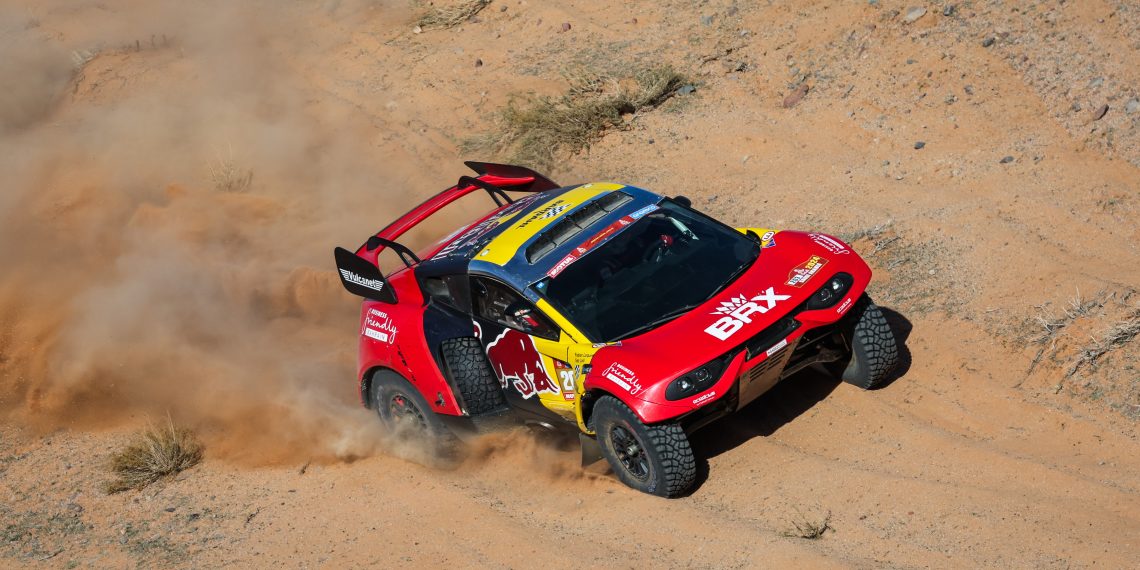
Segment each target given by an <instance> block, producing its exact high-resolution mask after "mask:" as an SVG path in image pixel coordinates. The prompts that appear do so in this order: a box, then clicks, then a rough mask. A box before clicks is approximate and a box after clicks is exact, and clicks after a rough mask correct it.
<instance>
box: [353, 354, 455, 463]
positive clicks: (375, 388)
mask: <svg viewBox="0 0 1140 570" xmlns="http://www.w3.org/2000/svg"><path fill="white" fill-rule="evenodd" d="M370 391H371V394H372V398H371V399H372V404H373V407H374V408H375V409H376V415H378V416H380V422H381V423H383V424H384V427H385V429H386V430H387V431H388V433H389V434H392V435H393V436H395V437H397V438H399V439H403V440H407V441H409V442H412V443H415V444H418V445H421V446H423V447H424V450H425V451H429V452H431V453H432V454H435V455H439V456H442V455H446V454H449V453H451V452H452V451H453V450H454V439H455V436H454V435H452V433H451V431H450V430H448V429H447V426H446V425H444V423H443V420H441V419H439V416H437V415H436V414H435V412H433V411H432V409H431V405H429V404H428V402H427V400H426V399H424V397H423V396H422V395H421V394H420V391H419V390H417V389H416V388H415V386H412V384H411V383H410V382H408V381H407V380H405V379H404V377H403V376H400V375H399V374H397V373H395V372H393V371H391V370H380V371H377V372H376V373H374V374H373V375H372V385H371V386H370Z"/></svg>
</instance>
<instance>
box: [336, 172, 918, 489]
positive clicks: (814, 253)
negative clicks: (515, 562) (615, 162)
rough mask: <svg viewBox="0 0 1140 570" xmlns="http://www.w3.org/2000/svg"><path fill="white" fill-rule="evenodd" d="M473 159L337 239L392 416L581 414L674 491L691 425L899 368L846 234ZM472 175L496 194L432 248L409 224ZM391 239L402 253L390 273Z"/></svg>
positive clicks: (558, 422) (613, 446) (619, 461)
mask: <svg viewBox="0 0 1140 570" xmlns="http://www.w3.org/2000/svg"><path fill="white" fill-rule="evenodd" d="M466 164H467V165H468V166H469V167H470V168H471V169H472V170H474V171H475V173H476V174H477V176H475V177H468V176H464V177H462V178H460V180H459V182H458V183H457V184H456V185H455V186H452V187H451V188H448V189H447V190H444V191H443V192H441V193H439V194H438V195H436V196H434V197H432V198H431V199H429V200H427V201H426V202H424V203H423V204H421V205H420V206H418V207H416V208H415V209H413V210H412V211H411V212H408V213H407V214H405V215H404V216H403V217H401V218H399V219H398V220H396V221H395V222H393V223H392V224H390V225H389V226H388V227H386V228H384V229H382V230H380V231H379V232H378V233H376V234H375V235H374V236H372V237H370V238H368V240H367V241H366V242H365V243H364V245H362V246H360V247H359V248H358V249H357V250H356V251H355V252H351V251H348V250H345V249H342V248H336V250H335V257H336V264H337V268H338V271H339V273H340V276H341V280H342V282H343V284H344V286H345V288H347V289H348V290H349V291H350V292H351V293H353V294H355V295H358V296H360V297H363V298H364V302H363V305H362V306H361V313H360V339H359V340H360V350H359V363H358V364H359V375H358V379H359V386H360V395H361V399H362V401H363V403H364V405H365V406H368V407H370V408H373V409H375V410H376V411H377V413H378V414H379V416H380V418H381V420H382V421H383V422H384V423H385V424H386V425H387V426H388V427H389V428H392V429H397V430H405V431H409V430H410V431H411V432H412V433H414V434H417V435H418V436H420V437H427V438H432V439H434V440H437V441H438V440H439V439H446V438H449V437H451V436H452V434H458V433H471V432H479V431H480V430H483V429H487V427H488V426H501V425H503V423H504V421H517V422H522V423H528V424H532V425H540V426H545V427H548V428H554V429H558V428H566V429H570V430H575V431H576V432H577V433H578V435H579V438H580V439H581V441H582V444H583V459H584V461H585V460H587V459H588V458H593V459H595V460H596V459H598V458H600V457H604V458H605V459H606V460H607V461H608V462H609V464H610V466H611V467H612V468H613V471H614V472H615V474H616V475H617V476H618V478H619V479H621V481H623V482H624V483H626V484H627V485H629V486H631V487H633V488H635V489H638V490H640V491H643V492H646V493H652V494H656V495H661V496H676V495H678V494H681V493H684V492H685V491H686V490H688V489H689V487H691V486H692V484H693V482H694V479H695V477H696V461H695V459H694V457H693V451H692V449H691V448H690V445H689V440H688V434H691V433H692V432H693V431H694V430H696V429H698V428H701V427H703V426H705V425H708V424H709V423H710V422H712V421H713V420H715V419H717V418H720V417H723V416H725V415H727V414H731V413H732V412H734V411H736V410H738V409H740V408H741V407H742V406H744V405H747V404H748V403H749V402H752V401H753V400H755V399H756V398H757V397H759V396H760V395H761V394H763V393H764V392H766V391H767V390H768V389H769V388H771V387H772V386H773V385H775V384H776V383H777V382H779V381H780V380H783V379H785V378H787V377H788V376H790V375H792V374H794V373H795V372H797V371H799V370H802V369H804V368H805V367H808V366H811V365H817V364H818V365H822V366H823V367H824V368H825V369H827V370H830V371H832V372H833V373H835V374H837V375H840V376H841V377H842V379H843V380H845V381H847V382H849V383H852V384H855V385H857V386H859V387H862V388H871V387H874V386H875V385H877V384H879V383H880V382H882V381H883V379H884V378H885V377H886V376H887V374H888V373H889V372H890V371H891V370H892V369H893V368H894V367H895V365H896V362H897V360H898V346H897V343H896V340H895V338H894V335H893V333H892V331H891V329H890V327H889V326H888V324H887V321H886V319H885V318H884V316H883V314H882V312H881V311H880V309H879V308H878V307H876V306H875V305H874V304H872V303H871V301H870V300H869V299H868V298H867V296H866V294H865V293H864V291H865V289H866V287H867V284H868V282H869V281H870V279H871V270H870V268H868V267H867V264H866V263H865V262H864V261H863V260H862V259H861V258H860V257H859V256H858V255H856V254H855V252H854V251H852V250H851V248H850V247H849V246H848V245H847V244H845V243H843V242H842V241H840V240H838V239H836V238H834V237H831V236H828V235H824V234H820V233H811V232H798V231H787V230H785V231H779V230H776V229H769V228H732V227H729V226H727V225H725V224H723V223H721V222H719V221H717V220H714V219H712V218H710V217H708V216H706V215H704V214H702V213H700V212H697V211H696V210H694V209H692V207H691V206H690V202H689V200H688V199H686V198H684V197H681V196H678V197H674V198H667V197H663V196H661V195H658V194H654V193H651V192H649V191H646V190H643V189H641V188H636V187H633V186H627V185H622V184H613V183H592V184H581V185H576V186H565V187H562V186H559V185H557V184H555V183H553V182H551V181H550V180H549V179H548V178H546V177H545V176H543V175H541V174H538V173H536V172H534V171H532V170H530V169H527V168H523V167H519V166H509V165H501V164H490V163H479V162H468V163H466ZM472 192H486V193H487V194H488V195H489V196H490V197H491V198H492V199H493V200H494V202H495V207H494V208H493V209H492V210H491V211H490V212H489V213H488V214H486V215H485V216H483V217H482V218H481V219H479V220H477V221H475V222H474V223H472V224H470V225H468V226H466V227H463V228H460V229H459V230H457V231H455V232H454V233H452V234H451V235H449V236H447V237H446V238H444V239H442V240H441V241H439V242H438V243H436V244H435V245H433V246H431V247H428V248H427V249H426V250H424V251H421V252H419V253H416V252H413V251H412V250H411V249H409V248H408V247H406V246H404V245H402V244H400V243H399V242H397V241H396V240H397V239H398V238H399V237H400V236H401V235H402V234H404V233H405V232H407V231H408V230H409V229H411V228H413V227H414V226H416V225H417V224H419V223H420V222H422V221H423V220H425V219H426V218H428V217H429V216H431V215H432V214H434V213H435V212H437V211H438V210H440V209H441V208H443V207H444V206H446V205H448V204H450V203H452V202H454V201H455V200H457V199H459V198H460V197H462V196H465V195H467V194H470V193H472ZM384 249H390V250H393V251H394V252H395V253H397V254H398V255H399V257H400V259H401V260H402V261H403V266H402V267H399V268H397V269H396V270H394V271H391V272H389V273H388V274H387V275H385V274H384V273H383V272H382V271H381V270H380V269H379V266H378V255H379V253H380V252H381V251H382V250H384ZM599 455H600V457H599Z"/></svg>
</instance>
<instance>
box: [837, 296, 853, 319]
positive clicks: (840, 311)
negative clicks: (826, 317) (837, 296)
mask: <svg viewBox="0 0 1140 570" xmlns="http://www.w3.org/2000/svg"><path fill="white" fill-rule="evenodd" d="M854 303H855V301H854V300H852V299H851V298H850V297H848V298H847V300H846V301H843V304H842V305H839V308H837V309H835V312H836V313H838V314H840V315H842V314H843V313H846V312H847V309H850V308H851V305H853V304H854Z"/></svg>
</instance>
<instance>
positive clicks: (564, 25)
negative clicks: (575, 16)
mask: <svg viewBox="0 0 1140 570" xmlns="http://www.w3.org/2000/svg"><path fill="white" fill-rule="evenodd" d="M562 31H563V32H569V31H570V22H562Z"/></svg>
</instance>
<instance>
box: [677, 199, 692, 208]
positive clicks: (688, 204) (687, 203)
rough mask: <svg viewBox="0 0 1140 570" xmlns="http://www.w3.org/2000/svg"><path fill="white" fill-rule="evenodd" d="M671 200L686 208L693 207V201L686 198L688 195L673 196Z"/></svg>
mask: <svg viewBox="0 0 1140 570" xmlns="http://www.w3.org/2000/svg"><path fill="white" fill-rule="evenodd" d="M673 201H674V202H676V203H678V204H680V205H682V206H684V207H686V208H692V207H693V201H692V200H690V199H689V198H688V196H673Z"/></svg>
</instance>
